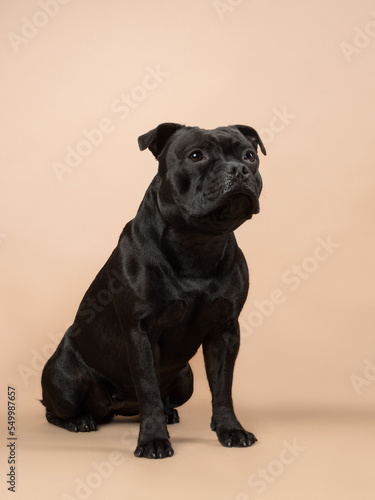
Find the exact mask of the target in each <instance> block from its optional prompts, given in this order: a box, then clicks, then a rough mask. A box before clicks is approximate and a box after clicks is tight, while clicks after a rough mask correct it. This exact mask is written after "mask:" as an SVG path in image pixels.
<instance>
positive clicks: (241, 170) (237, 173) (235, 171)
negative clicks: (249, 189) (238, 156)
mask: <svg viewBox="0 0 375 500" xmlns="http://www.w3.org/2000/svg"><path fill="white" fill-rule="evenodd" d="M227 172H228V174H231V175H232V176H233V177H235V178H236V179H246V178H247V177H249V175H250V169H248V168H247V167H246V165H243V164H241V163H236V164H233V163H231V164H229V165H228V166H227Z"/></svg>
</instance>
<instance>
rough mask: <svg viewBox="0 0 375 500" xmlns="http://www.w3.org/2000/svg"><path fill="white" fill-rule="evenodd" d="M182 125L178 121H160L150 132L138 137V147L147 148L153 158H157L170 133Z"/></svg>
mask: <svg viewBox="0 0 375 500" xmlns="http://www.w3.org/2000/svg"><path fill="white" fill-rule="evenodd" d="M184 126H185V125H179V124H178V123H161V124H160V125H158V126H157V127H156V128H154V129H153V130H150V132H147V133H146V134H143V135H141V136H139V137H138V145H139V149H140V150H141V151H143V150H144V149H146V148H148V149H149V150H150V151H151V153H152V154H153V155H154V156H155V158H158V157H159V155H160V153H161V152H162V150H163V148H164V146H165V144H166V142H167V141H168V139H169V138H170V137H171V135H173V134H174V133H175V132H176V130H178V129H180V128H183V127H184Z"/></svg>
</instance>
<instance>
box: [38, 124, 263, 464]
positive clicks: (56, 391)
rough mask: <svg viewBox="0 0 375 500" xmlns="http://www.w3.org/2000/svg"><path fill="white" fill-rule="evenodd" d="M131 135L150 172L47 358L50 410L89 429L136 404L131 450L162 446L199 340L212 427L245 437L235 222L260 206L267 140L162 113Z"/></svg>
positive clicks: (237, 439) (241, 268)
mask: <svg viewBox="0 0 375 500" xmlns="http://www.w3.org/2000/svg"><path fill="white" fill-rule="evenodd" d="M138 143H139V147H140V149H141V150H144V149H146V148H148V149H149V150H150V151H151V152H152V153H153V155H154V156H155V157H156V158H157V160H158V162H159V166H158V173H157V175H156V176H155V177H154V179H153V181H152V182H151V184H150V186H149V188H148V189H147V191H146V194H145V196H144V199H143V201H142V203H141V205H140V207H139V209H138V212H137V214H136V216H135V218H134V219H133V220H132V221H130V222H129V223H128V224H127V225H126V226H125V228H124V230H123V232H122V234H121V236H120V239H119V242H118V245H117V247H116V248H115V250H114V251H113V253H112V255H111V256H110V257H109V259H108V261H107V262H106V264H105V265H104V266H103V268H102V269H101V270H100V271H99V273H98V275H97V276H96V278H95V279H94V281H93V282H92V284H91V285H90V287H89V289H88V290H87V292H86V294H85V296H84V297H83V300H82V302H81V304H80V306H79V308H78V311H77V315H76V317H75V320H74V323H73V325H72V326H71V327H70V328H68V330H67V332H66V333H65V335H64V337H63V339H62V340H61V343H60V344H59V346H58V347H57V349H56V352H55V353H54V354H53V355H52V357H51V358H50V359H49V360H48V361H47V363H46V365H45V367H44V370H43V374H42V388H43V400H42V402H43V404H44V406H45V407H46V418H47V420H48V422H50V423H52V424H54V425H57V426H59V427H62V428H64V429H67V430H69V431H73V432H78V431H83V432H86V431H94V430H96V425H97V424H98V423H102V422H105V421H108V420H109V419H110V418H111V417H113V416H114V415H128V416H129V415H138V414H139V416H140V431H139V438H138V443H137V446H136V449H135V452H134V453H135V455H136V456H137V457H146V458H164V457H170V456H172V455H173V449H172V446H171V443H170V441H169V434H168V430H167V424H172V423H176V422H178V421H179V416H178V413H177V410H176V407H178V406H181V405H182V404H183V403H185V402H186V401H187V400H188V399H189V398H190V397H191V395H192V392H193V373H192V370H191V368H190V365H189V360H190V359H191V358H192V357H193V356H194V354H195V353H196V351H197V350H198V348H199V347H200V346H201V345H202V347H203V355H204V362H205V367H206V373H207V378H208V382H209V386H210V390H211V393H212V420H211V429H212V430H213V431H216V433H217V436H218V439H219V441H220V443H221V444H222V445H223V446H228V447H230V446H238V447H244V446H251V445H252V444H253V443H254V442H255V441H257V439H256V437H255V436H254V435H253V434H252V433H250V432H247V431H246V430H245V429H244V428H243V427H242V425H241V424H240V422H239V421H238V420H237V418H236V415H235V413H234V409H233V402H232V395H231V392H232V379H233V368H234V363H235V360H236V357H237V353H238V349H239V340H240V334H239V325H238V316H239V314H240V311H241V309H242V307H243V305H244V302H245V300H246V296H247V292H248V286H249V277H248V269H247V265H246V261H245V258H244V256H243V254H242V252H241V250H240V249H239V247H238V246H237V243H236V239H235V236H234V234H233V231H234V230H235V229H236V228H238V227H239V226H240V225H241V224H242V223H243V222H245V221H246V220H248V219H251V217H252V216H253V215H254V214H257V213H258V212H259V195H260V192H261V190H262V179H261V176H260V174H259V171H258V166H259V158H258V154H257V149H258V146H259V148H260V150H261V151H262V153H263V154H266V150H265V148H264V145H263V143H262V141H261V139H260V137H259V135H258V133H257V132H256V131H255V130H254V129H253V128H251V127H248V126H245V125H235V126H230V127H220V128H216V129H214V130H204V129H200V128H198V127H186V126H183V125H179V124H176V123H163V124H161V125H159V126H158V127H157V128H155V129H154V130H151V131H150V132H148V133H146V134H144V135H141V136H140V137H139V139H138Z"/></svg>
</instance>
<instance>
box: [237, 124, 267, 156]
mask: <svg viewBox="0 0 375 500" xmlns="http://www.w3.org/2000/svg"><path fill="white" fill-rule="evenodd" d="M233 127H235V128H236V129H237V130H239V131H240V132H241V134H242V135H244V136H245V137H246V139H247V140H248V141H250V142H251V144H253V146H255V149H256V148H257V146H258V144H259V147H260V150H261V151H262V153H263V154H264V155H266V154H267V152H266V148H265V147H264V144H263V142H262V139H261V138H260V137H259V134H258V132H257V131H256V130H255V129H253V128H252V127H248V126H247V125H233Z"/></svg>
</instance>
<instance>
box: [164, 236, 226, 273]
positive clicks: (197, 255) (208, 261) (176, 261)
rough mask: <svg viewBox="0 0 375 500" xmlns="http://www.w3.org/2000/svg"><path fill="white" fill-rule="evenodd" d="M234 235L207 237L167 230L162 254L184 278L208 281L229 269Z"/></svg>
mask: <svg viewBox="0 0 375 500" xmlns="http://www.w3.org/2000/svg"><path fill="white" fill-rule="evenodd" d="M234 241H235V239H234V235H233V233H226V234H220V235H207V234H204V233H199V232H195V231H192V230H189V229H188V228H186V229H175V228H171V227H168V228H167V229H166V230H165V231H164V234H163V236H162V241H161V245H162V250H163V252H164V254H165V255H166V257H167V259H168V261H169V262H170V264H171V266H172V267H173V268H174V270H175V271H176V272H177V273H178V274H180V275H182V276H187V277H193V276H194V277H197V278H199V277H202V278H208V277H209V276H211V275H213V274H215V275H217V273H218V271H220V269H221V268H222V269H223V270H224V268H225V267H227V266H228V259H229V258H230V256H231V255H232V250H233V249H234V245H233V243H234Z"/></svg>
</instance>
